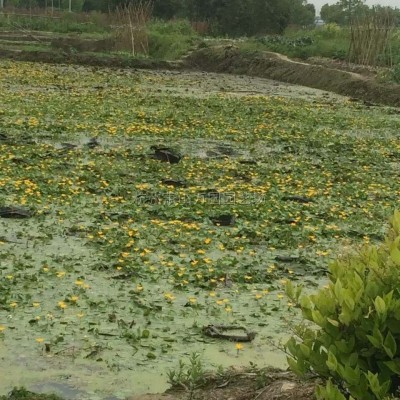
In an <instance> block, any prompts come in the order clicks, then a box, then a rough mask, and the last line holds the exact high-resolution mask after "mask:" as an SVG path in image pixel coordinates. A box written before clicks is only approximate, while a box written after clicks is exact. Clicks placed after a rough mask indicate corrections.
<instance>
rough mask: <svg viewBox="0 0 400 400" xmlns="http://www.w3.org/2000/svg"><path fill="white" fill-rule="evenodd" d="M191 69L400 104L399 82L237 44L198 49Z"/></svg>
mask: <svg viewBox="0 0 400 400" xmlns="http://www.w3.org/2000/svg"><path fill="white" fill-rule="evenodd" d="M184 65H185V66H186V67H188V68H195V69H201V70H203V71H208V72H225V73H234V74H243V75H251V76H258V77H262V78H268V79H274V80H278V81H283V82H287V83H292V84H298V85H303V86H309V87H312V88H315V89H322V90H326V91H331V92H335V93H338V94H341V95H345V96H350V97H353V98H358V99H360V100H364V101H366V102H371V103H379V104H385V105H389V106H395V107H399V106H400V85H397V84H394V83H393V84H382V83H379V82H377V81H376V80H375V79H374V78H372V77H366V76H363V75H360V74H357V73H353V72H347V71H343V70H339V69H335V68H329V67H326V66H323V65H313V64H307V63H304V62H297V61H293V60H290V59H288V58H287V57H285V56H282V55H280V54H276V53H269V52H254V53H244V52H242V51H240V50H239V49H238V48H236V47H234V46H219V47H209V48H204V49H200V50H197V51H195V52H193V53H191V54H190V55H188V56H187V57H186V58H185V60H184Z"/></svg>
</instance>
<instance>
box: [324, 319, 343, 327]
mask: <svg viewBox="0 0 400 400" xmlns="http://www.w3.org/2000/svg"><path fill="white" fill-rule="evenodd" d="M326 320H327V321H328V322H329V323H330V324H332V325H333V326H336V327H338V326H339V325H340V324H339V322H338V321H335V320H334V319H331V318H327V319H326Z"/></svg>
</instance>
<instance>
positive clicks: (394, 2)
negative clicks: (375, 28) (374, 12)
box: [308, 0, 400, 14]
mask: <svg viewBox="0 0 400 400" xmlns="http://www.w3.org/2000/svg"><path fill="white" fill-rule="evenodd" d="M337 1H338V0H308V2H309V3H312V4H314V5H315V8H316V10H317V14H319V11H320V9H321V6H323V5H324V4H326V3H328V4H335V3H337ZM366 4H368V5H369V6H372V5H374V4H380V5H382V6H392V7H400V0H367V1H366Z"/></svg>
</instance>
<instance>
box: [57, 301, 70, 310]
mask: <svg viewBox="0 0 400 400" xmlns="http://www.w3.org/2000/svg"><path fill="white" fill-rule="evenodd" d="M57 305H58V307H60V308H61V309H64V308H67V307H68V306H67V305H66V304H65V303H64V302H63V301H59V302H58V303H57Z"/></svg>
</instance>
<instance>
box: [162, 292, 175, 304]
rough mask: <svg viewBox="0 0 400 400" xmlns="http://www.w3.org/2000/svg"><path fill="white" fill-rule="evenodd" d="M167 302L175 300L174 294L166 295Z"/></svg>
mask: <svg viewBox="0 0 400 400" xmlns="http://www.w3.org/2000/svg"><path fill="white" fill-rule="evenodd" d="M164 297H165V300H167V301H169V302H171V301H174V300H175V296H174V295H173V294H172V293H164Z"/></svg>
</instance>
